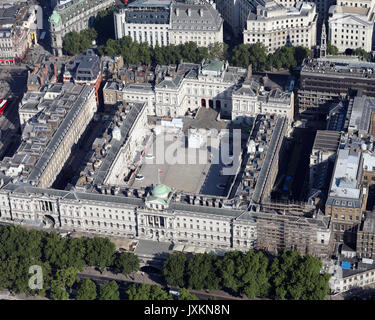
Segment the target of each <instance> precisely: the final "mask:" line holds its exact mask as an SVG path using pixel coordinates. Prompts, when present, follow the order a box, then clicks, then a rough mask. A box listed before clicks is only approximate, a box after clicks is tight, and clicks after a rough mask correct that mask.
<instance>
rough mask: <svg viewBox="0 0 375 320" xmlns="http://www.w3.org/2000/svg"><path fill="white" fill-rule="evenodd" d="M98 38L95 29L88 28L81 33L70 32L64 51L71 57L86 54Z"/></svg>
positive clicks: (66, 38)
mask: <svg viewBox="0 0 375 320" xmlns="http://www.w3.org/2000/svg"><path fill="white" fill-rule="evenodd" d="M96 37H97V33H96V31H95V29H93V28H88V29H85V30H82V31H81V32H80V33H78V32H76V31H72V32H69V33H67V34H66V35H65V37H64V41H63V49H64V51H66V52H67V53H68V54H70V55H76V54H78V53H82V52H85V51H86V50H87V49H89V48H90V47H91V46H92V41H93V40H95V39H96Z"/></svg>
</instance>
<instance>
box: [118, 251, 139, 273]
mask: <svg viewBox="0 0 375 320" xmlns="http://www.w3.org/2000/svg"><path fill="white" fill-rule="evenodd" d="M113 268H114V271H115V272H117V273H122V274H125V275H127V274H130V273H132V272H135V271H138V270H139V258H138V256H136V255H135V254H134V253H130V252H123V253H120V254H117V255H116V257H115V259H114V263H113Z"/></svg>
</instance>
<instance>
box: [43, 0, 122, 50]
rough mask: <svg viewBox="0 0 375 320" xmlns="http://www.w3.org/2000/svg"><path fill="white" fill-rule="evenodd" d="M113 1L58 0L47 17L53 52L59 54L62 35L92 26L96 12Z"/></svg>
mask: <svg viewBox="0 0 375 320" xmlns="http://www.w3.org/2000/svg"><path fill="white" fill-rule="evenodd" d="M114 3H115V1H114V0H104V1H102V0H90V1H86V0H68V1H61V0H60V1H59V4H58V5H57V6H56V8H55V9H54V11H53V13H52V15H51V16H50V18H49V24H50V32H51V47H52V50H53V53H54V54H55V55H58V56H61V55H62V48H63V40H64V36H65V35H66V34H67V33H69V32H72V31H76V32H80V31H82V30H85V29H87V28H88V27H90V26H92V24H93V22H94V19H95V17H96V15H97V14H98V12H100V11H103V10H105V9H107V8H109V7H110V6H112V5H114Z"/></svg>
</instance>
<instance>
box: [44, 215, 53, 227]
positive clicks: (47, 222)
mask: <svg viewBox="0 0 375 320" xmlns="http://www.w3.org/2000/svg"><path fill="white" fill-rule="evenodd" d="M43 225H44V226H45V227H46V228H54V227H55V219H54V218H53V217H52V216H50V215H45V216H44V217H43Z"/></svg>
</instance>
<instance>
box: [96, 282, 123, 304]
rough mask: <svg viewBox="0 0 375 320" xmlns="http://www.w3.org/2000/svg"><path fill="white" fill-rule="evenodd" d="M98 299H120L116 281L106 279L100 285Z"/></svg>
mask: <svg viewBox="0 0 375 320" xmlns="http://www.w3.org/2000/svg"><path fill="white" fill-rule="evenodd" d="M99 300H120V294H119V290H118V284H117V283H116V281H108V282H106V283H104V284H103V285H101V286H100V289H99Z"/></svg>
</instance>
